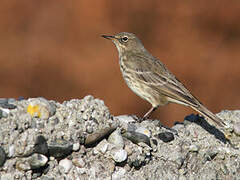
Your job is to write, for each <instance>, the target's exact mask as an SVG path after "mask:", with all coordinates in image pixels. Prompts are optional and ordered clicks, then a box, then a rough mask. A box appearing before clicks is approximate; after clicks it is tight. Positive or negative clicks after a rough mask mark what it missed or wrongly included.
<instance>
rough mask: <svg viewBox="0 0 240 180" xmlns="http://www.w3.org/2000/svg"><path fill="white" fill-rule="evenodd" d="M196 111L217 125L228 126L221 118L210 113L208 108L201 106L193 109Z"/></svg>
mask: <svg viewBox="0 0 240 180" xmlns="http://www.w3.org/2000/svg"><path fill="white" fill-rule="evenodd" d="M192 108H193V109H194V110H195V111H197V112H199V113H200V114H201V115H203V116H204V117H206V118H208V119H210V120H212V121H213V122H215V123H216V124H217V125H219V126H221V127H224V126H226V124H225V123H224V122H223V121H222V120H221V119H220V118H219V117H217V116H216V115H215V114H213V113H212V112H211V111H209V110H208V109H207V108H206V107H204V106H203V105H201V104H200V105H199V106H197V107H192Z"/></svg>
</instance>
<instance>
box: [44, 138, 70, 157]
mask: <svg viewBox="0 0 240 180" xmlns="http://www.w3.org/2000/svg"><path fill="white" fill-rule="evenodd" d="M48 150H49V155H50V156H53V157H55V158H57V159H62V158H64V157H66V156H68V155H69V154H71V153H72V151H73V144H72V143H70V142H68V141H66V140H63V139H57V140H55V141H52V142H50V143H49V144H48Z"/></svg>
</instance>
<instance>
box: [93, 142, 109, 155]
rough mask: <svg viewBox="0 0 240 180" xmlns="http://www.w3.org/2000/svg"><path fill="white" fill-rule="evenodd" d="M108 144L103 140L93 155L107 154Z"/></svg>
mask: <svg viewBox="0 0 240 180" xmlns="http://www.w3.org/2000/svg"><path fill="white" fill-rule="evenodd" d="M108 145H109V143H108V142H107V140H106V139H103V140H102V141H101V142H100V143H98V145H97V146H96V147H95V148H94V150H93V153H94V154H98V153H99V152H100V153H102V154H105V153H106V152H107V149H108Z"/></svg>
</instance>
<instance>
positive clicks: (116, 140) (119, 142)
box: [108, 129, 124, 148]
mask: <svg viewBox="0 0 240 180" xmlns="http://www.w3.org/2000/svg"><path fill="white" fill-rule="evenodd" d="M108 142H109V143H111V144H113V145H115V146H117V147H121V148H123V147H124V141H123V137H122V135H121V132H120V129H116V130H115V131H114V132H113V133H112V134H111V135H110V136H109V137H108Z"/></svg>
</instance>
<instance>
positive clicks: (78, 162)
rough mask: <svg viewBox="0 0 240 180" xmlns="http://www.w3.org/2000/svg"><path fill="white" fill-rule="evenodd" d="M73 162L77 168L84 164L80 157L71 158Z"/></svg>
mask: <svg viewBox="0 0 240 180" xmlns="http://www.w3.org/2000/svg"><path fill="white" fill-rule="evenodd" d="M72 162H73V164H74V165H75V166H77V167H79V168H83V167H84V166H85V164H86V163H85V162H84V160H83V159H82V158H80V157H78V158H74V159H73V160H72Z"/></svg>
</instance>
